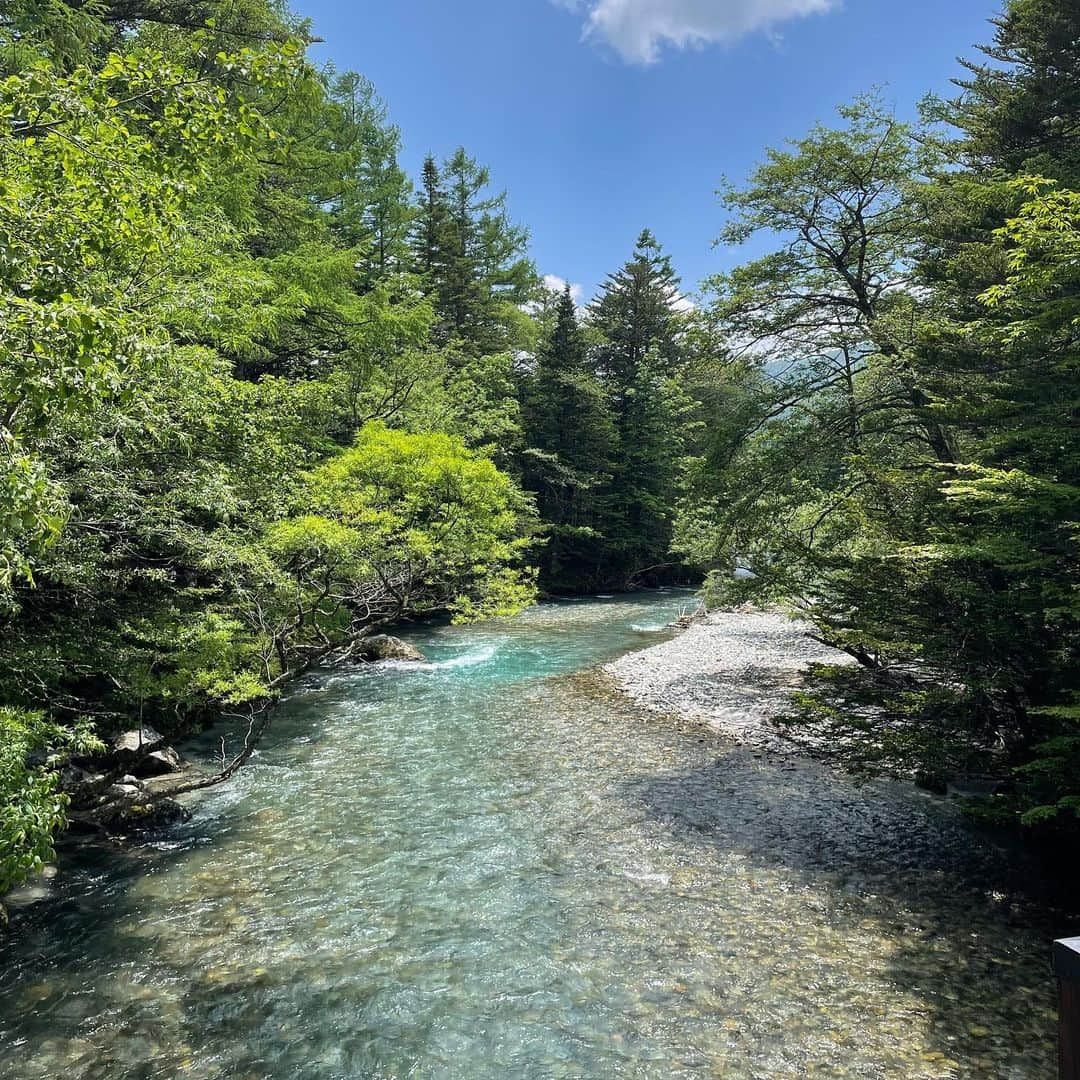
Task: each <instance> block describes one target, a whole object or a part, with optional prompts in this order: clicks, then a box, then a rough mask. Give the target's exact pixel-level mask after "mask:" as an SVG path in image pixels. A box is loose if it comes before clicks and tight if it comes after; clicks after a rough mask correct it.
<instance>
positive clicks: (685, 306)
mask: <svg viewBox="0 0 1080 1080" xmlns="http://www.w3.org/2000/svg"><path fill="white" fill-rule="evenodd" d="M671 306H672V307H673V308H674V309H675V310H676V311H681V312H682V313H683V314H684V315H686V314H689V313H690V312H691V311H697V304H695V303H694V301H693V300H691V299H690V297H689V296H683V295H682V293H679V295H678V296H676V297H675V299H674V300H672V302H671Z"/></svg>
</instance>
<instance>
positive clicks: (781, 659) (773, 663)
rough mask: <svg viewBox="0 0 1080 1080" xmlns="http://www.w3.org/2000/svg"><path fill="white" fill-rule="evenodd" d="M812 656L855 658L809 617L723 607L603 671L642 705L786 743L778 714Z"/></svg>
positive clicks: (722, 730) (750, 739)
mask: <svg viewBox="0 0 1080 1080" xmlns="http://www.w3.org/2000/svg"><path fill="white" fill-rule="evenodd" d="M813 663H830V664H850V663H854V661H853V660H852V659H851V657H849V656H848V655H847V654H846V653H842V652H838V651H837V650H835V649H830V648H829V647H828V646H826V645H822V644H821V643H820V642H818V641H815V640H813V639H812V638H811V637H810V636H809V635H808V632H807V627H806V625H805V624H803V623H799V622H797V621H795V620H794V619H791V618H789V617H788V616H786V615H779V614H774V613H770V612H762V611H752V612H746V611H723V612H714V613H712V614H710V615H709V616H707V617H706V618H705V619H703V620H701V621H699V622H696V623H693V624H692V625H691V627H690V628H689V629H688V630H686V631H684V632H683V633H680V634H679V635H678V636H677V637H674V638H671V639H669V640H667V641H664V642H662V643H660V644H658V645H654V646H652V647H650V648H647V649H643V650H641V651H640V652H634V653H628V654H627V655H626V656H622V657H620V658H619V659H618V660H616V661H614V662H613V663H610V664H607V665H605V667H604V671H605V672H606V673H607V674H608V675H610V676H611V677H612V678H613V680H614V682H615V685H616V686H617V687H618V689H619V690H621V691H622V692H623V693H625V694H626V695H627V696H628V697H629V698H630V699H631V700H632V701H634V702H635V703H636V704H637V705H640V706H642V707H643V708H646V709H649V710H651V711H654V712H661V713H666V714H669V715H676V716H679V717H681V718H683V719H687V720H694V721H698V722H700V721H704V722H705V723H707V724H708V725H709V726H710V727H711V728H713V730H715V731H716V732H718V733H719V734H721V735H723V736H725V737H726V738H729V739H733V740H735V741H736V742H740V743H744V744H747V745H751V746H761V747H767V748H768V749H772V750H779V749H785V748H786V749H791V748H792V744H791V743H790V742H787V741H786V740H784V739H783V737H782V736H781V735H780V734H779V733H778V732H777V730H776V728H775V726H774V725H773V724H772V723H771V721H772V718H773V717H774V716H777V715H779V714H781V713H783V712H785V711H786V710H787V709H788V707H789V704H790V701H791V694H792V693H793V692H794V691H795V690H797V689H798V687H799V685H800V682H801V677H802V673H803V672H804V671H805V669H806V668H807V666H808V665H810V664H813Z"/></svg>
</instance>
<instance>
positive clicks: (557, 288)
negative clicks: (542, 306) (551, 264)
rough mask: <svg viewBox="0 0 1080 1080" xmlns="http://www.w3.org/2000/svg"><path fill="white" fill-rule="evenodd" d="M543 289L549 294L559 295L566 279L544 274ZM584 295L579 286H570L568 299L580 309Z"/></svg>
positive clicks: (556, 275) (564, 286)
mask: <svg viewBox="0 0 1080 1080" xmlns="http://www.w3.org/2000/svg"><path fill="white" fill-rule="evenodd" d="M544 288H546V289H547V290H548V291H549V292H553V293H561V292H562V291H563V289H565V288H566V279H565V278H561V277H559V275H558V274H545V275H544ZM583 295H584V290H583V289H582V287H581V286H580V285H575V284H572V285H571V286H570V299H571V300H573V301H574V303H575V304H576V305H577V306H578V307H581V299H582V296H583Z"/></svg>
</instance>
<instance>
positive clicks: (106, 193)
mask: <svg viewBox="0 0 1080 1080" xmlns="http://www.w3.org/2000/svg"><path fill="white" fill-rule="evenodd" d="M204 46H205V39H204V38H202V37H200V36H198V35H196V36H195V38H194V40H193V41H192V42H191V47H192V48H191V53H190V55H189V56H185V57H183V58H180V59H175V58H170V57H166V56H165V55H163V54H161V53H159V52H156V51H152V50H143V49H132V50H130V51H128V52H126V53H125V54H123V55H120V54H117V53H110V54H108V55H107V56H106V57H105V58H104V60H103V62H102V63H101V64H100V65H95V66H93V67H87V66H79V67H76V68H75V69H74V70H73V71H72V72H70V73H65V74H61V73H58V72H56V71H55V70H54V69H53V68H52V67H51V66H50V64H49V63H48V61H46V60H40V61H38V62H37V63H35V64H34V65H33V66H31V67H30V68H28V69H27V70H25V71H23V72H21V73H19V74H12V75H9V76H8V77H7V78H6V79H4V80H3V81H2V82H0V119H2V121H3V123H4V126H5V127H8V128H10V134H9V135H8V136H7V137H6V138H5V139H3V141H0V287H2V291H3V301H2V302H3V309H4V310H3V317H2V319H0V327H2V329H0V455H2V456H3V458H4V461H5V466H6V467H5V469H4V473H3V478H2V481H0V599H2V598H3V592H4V590H6V589H7V588H9V587H10V585H11V582H12V579H13V577H14V576H15V575H16V574H21V575H25V574H27V573H28V572H29V562H28V555H29V553H30V552H31V551H33V550H34V549H35V548H36V547H37V546H40V544H41V543H42V542H44V541H47V540H49V539H50V538H52V537H54V536H55V534H56V531H57V528H58V526H59V524H60V521H61V511H60V510H59V508H58V507H57V505H56V502H55V500H54V499H52V498H51V497H50V491H49V488H48V482H47V478H46V476H45V475H44V472H43V470H42V466H41V463H40V461H38V460H37V458H36V457H35V455H34V453H33V451H32V449H31V446H32V442H33V440H35V439H38V438H40V437H42V436H43V435H45V434H46V433H47V432H48V431H50V430H51V429H52V427H53V425H55V424H56V423H58V422H59V421H60V420H62V418H63V417H64V415H65V414H68V413H71V412H73V411H76V410H79V409H85V408H87V407H90V406H92V405H94V404H95V403H96V402H98V401H100V400H103V399H104V398H105V397H106V396H108V395H110V394H114V393H115V392H117V391H118V390H119V389H120V385H121V380H122V378H123V376H124V374H125V373H127V372H129V371H130V370H131V369H132V368H134V367H135V366H136V365H137V364H138V363H140V361H141V360H142V359H144V358H145V357H147V356H149V355H150V354H152V353H153V351H154V349H155V347H156V346H157V345H159V344H160V340H159V339H158V337H157V335H156V333H155V328H154V325H153V323H152V322H151V321H150V319H149V318H148V316H149V315H150V312H149V311H148V305H149V303H150V301H151V298H152V297H153V298H155V299H156V298H157V296H158V294H159V292H160V289H161V284H160V282H161V278H162V277H163V276H165V275H167V274H169V273H170V271H172V272H173V273H175V270H176V267H175V262H174V260H175V249H176V248H177V247H178V246H179V245H180V244H182V243H183V241H184V238H185V236H186V235H187V234H188V231H189V228H190V226H189V224H188V221H187V219H186V216H185V215H186V213H187V212H189V211H190V209H191V206H192V201H193V199H194V197H195V193H196V191H197V189H198V185H199V183H200V181H201V180H202V179H204V178H205V177H206V176H207V175H208V173H209V171H210V170H211V169H212V168H213V167H214V164H215V162H220V161H221V160H223V157H224V155H225V154H226V153H227V154H229V155H231V156H232V155H240V154H242V153H243V152H244V147H245V145H250V144H251V142H252V141H253V140H254V139H256V138H257V137H258V136H259V134H260V132H263V125H262V123H261V120H260V119H259V117H258V114H257V113H256V112H255V111H254V110H253V109H252V108H251V107H250V106H248V105H247V104H244V103H237V102H234V101H231V100H230V99H229V97H228V95H227V94H226V93H225V92H224V91H223V90H222V89H221V88H220V87H215V86H214V85H213V84H212V83H211V82H210V81H209V80H208V79H206V78H205V77H204V76H202V75H201V74H200V73H199V71H198V69H197V66H196V65H198V64H199V63H200V59H201V58H202V57H203V51H202V50H203V48H204ZM288 51H289V50H288V49H283V50H281V52H288ZM215 62H217V63H220V64H222V65H224V66H228V67H229V68H230V69H231V70H232V71H234V72H235V73H237V74H238V75H241V76H242V77H243V78H245V79H248V80H252V81H253V82H255V83H258V82H260V81H264V82H266V83H269V82H270V81H271V80H273V81H274V82H275V83H276V82H278V81H279V78H280V72H281V71H282V70H283V69H282V68H281V65H280V63H279V57H278V54H277V53H267V54H264V55H261V56H257V55H255V54H253V53H251V52H250V51H241V52H238V53H236V54H234V55H226V54H223V53H222V54H219V55H218V56H217V58H216V61H215Z"/></svg>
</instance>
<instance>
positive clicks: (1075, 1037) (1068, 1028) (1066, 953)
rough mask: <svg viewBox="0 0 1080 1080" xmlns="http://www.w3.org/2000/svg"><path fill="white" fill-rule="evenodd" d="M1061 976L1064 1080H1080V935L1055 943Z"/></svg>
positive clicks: (1056, 966) (1060, 1059)
mask: <svg viewBox="0 0 1080 1080" xmlns="http://www.w3.org/2000/svg"><path fill="white" fill-rule="evenodd" d="M1054 974H1055V975H1057V978H1058V1002H1059V1020H1058V1024H1059V1027H1058V1062H1059V1066H1058V1067H1059V1069H1060V1074H1059V1075H1060V1077H1061V1080H1080V937H1074V938H1062V939H1061V941H1055V942H1054Z"/></svg>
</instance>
